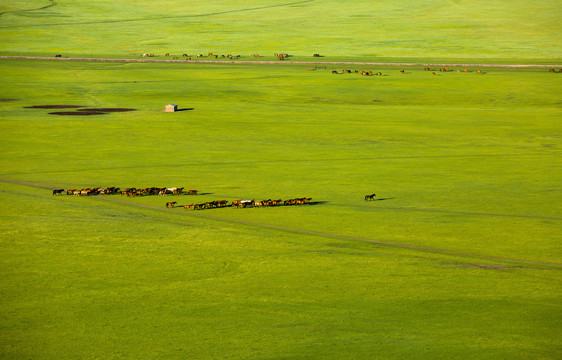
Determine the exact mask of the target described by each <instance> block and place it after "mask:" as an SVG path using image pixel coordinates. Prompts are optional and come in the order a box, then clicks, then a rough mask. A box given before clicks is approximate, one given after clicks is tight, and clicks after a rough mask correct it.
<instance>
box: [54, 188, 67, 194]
mask: <svg viewBox="0 0 562 360" xmlns="http://www.w3.org/2000/svg"><path fill="white" fill-rule="evenodd" d="M63 192H64V189H55V190H53V195H62V193H63Z"/></svg>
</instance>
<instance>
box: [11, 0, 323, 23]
mask: <svg viewBox="0 0 562 360" xmlns="http://www.w3.org/2000/svg"><path fill="white" fill-rule="evenodd" d="M50 1H53V0H50ZM313 1H315V0H304V1H297V2H291V3H284V4H278V5H269V6H258V7H253V8H245V9H239V10H225V11H217V12H213V13H206V14H194V15H173V16H155V17H150V18H138V19H121V20H100V21H83V22H68V23H51V24H29V25H15V26H0V28H21V27H37V26H40V27H44V26H65V25H93V24H113V23H126V22H140V21H154V20H170V19H183V18H197V17H207V16H216V15H224V14H235V13H241V12H247V11H256V10H263V9H271V8H279V7H286V6H292V5H299V4H304V3H309V2H313ZM53 3H54V1H53ZM55 4H56V3H54V4H53V5H55ZM53 5H48V6H45V7H42V8H40V9H33V10H41V9H44V8H47V7H49V6H53ZM22 11H31V10H22ZM0 15H2V14H0Z"/></svg>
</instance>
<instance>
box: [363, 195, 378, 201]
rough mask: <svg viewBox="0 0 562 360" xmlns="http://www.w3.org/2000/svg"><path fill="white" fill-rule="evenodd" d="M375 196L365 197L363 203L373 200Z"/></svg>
mask: <svg viewBox="0 0 562 360" xmlns="http://www.w3.org/2000/svg"><path fill="white" fill-rule="evenodd" d="M375 196H377V194H371V195H365V201H371V200H375Z"/></svg>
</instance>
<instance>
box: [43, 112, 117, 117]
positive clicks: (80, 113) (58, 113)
mask: <svg viewBox="0 0 562 360" xmlns="http://www.w3.org/2000/svg"><path fill="white" fill-rule="evenodd" d="M105 114H109V113H106V112H100V111H55V112H50V113H49V115H64V116H66V115H71V116H72V115H74V116H76V115H78V116H89V115H105Z"/></svg>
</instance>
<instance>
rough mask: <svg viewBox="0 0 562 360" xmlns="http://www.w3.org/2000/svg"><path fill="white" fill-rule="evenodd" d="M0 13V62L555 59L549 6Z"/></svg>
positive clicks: (308, 4)
mask: <svg viewBox="0 0 562 360" xmlns="http://www.w3.org/2000/svg"><path fill="white" fill-rule="evenodd" d="M50 4H54V6H50V7H48V8H43V7H45V6H48V5H50ZM34 9H37V10H34ZM0 13H1V14H2V15H0V37H1V38H2V42H1V43H0V54H2V55H13V54H15V55H22V54H29V55H33V54H34V55H50V56H53V55H54V54H63V55H65V56H78V55H79V56H91V57H100V56H104V57H123V56H127V57H137V56H139V55H140V54H142V53H145V52H148V53H155V54H156V55H160V56H162V55H164V54H165V53H171V54H176V55H178V56H179V55H182V54H183V53H188V54H191V55H193V54H198V53H202V54H207V53H208V52H214V53H218V54H228V53H231V54H240V55H245V56H248V55H250V54H255V53H258V54H260V55H267V56H271V55H273V54H274V53H277V52H287V53H290V54H292V55H295V56H296V57H298V56H301V57H310V56H311V55H312V54H313V53H320V54H322V55H324V56H326V58H327V59H329V60H334V59H341V58H364V59H371V60H372V59H379V58H417V59H420V58H421V59H498V58H499V59H502V61H503V62H506V61H515V62H521V61H525V60H526V61H531V62H532V63H534V62H536V61H546V60H552V59H557V60H560V59H562V44H561V40H560V36H559V35H560V33H561V32H562V25H561V24H560V18H562V9H560V3H559V2H558V1H554V0H546V1H540V2H536V1H517V2H516V3H514V2H513V1H508V0H496V1H488V2H483V1H475V0H431V1H422V2H420V1H411V0H397V1H384V2H374V1H368V0H353V1H345V2H341V1H336V0H305V1H286V2H284V1H264V0H244V1H241V0H239V1H211V2H210V1H166V2H165V3H162V2H155V1H146V0H137V1H132V0H120V1H106V0H103V1H102V0H96V1H88V2H76V1H53V2H48V1H45V0H41V1H40V0H28V1H25V2H21V1H16V0H5V1H2V4H0Z"/></svg>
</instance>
